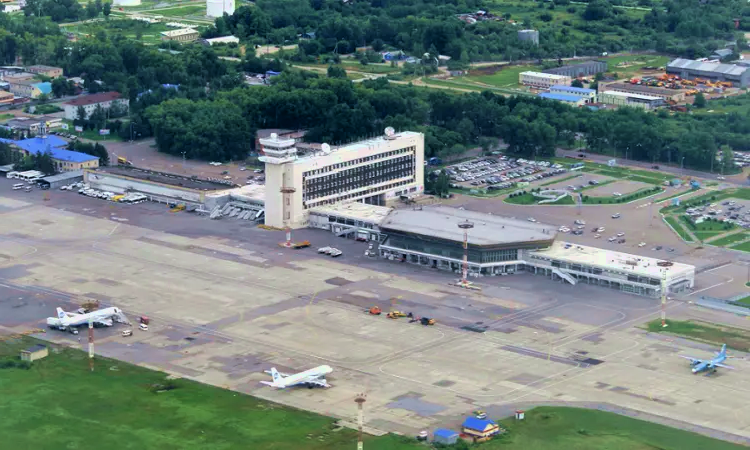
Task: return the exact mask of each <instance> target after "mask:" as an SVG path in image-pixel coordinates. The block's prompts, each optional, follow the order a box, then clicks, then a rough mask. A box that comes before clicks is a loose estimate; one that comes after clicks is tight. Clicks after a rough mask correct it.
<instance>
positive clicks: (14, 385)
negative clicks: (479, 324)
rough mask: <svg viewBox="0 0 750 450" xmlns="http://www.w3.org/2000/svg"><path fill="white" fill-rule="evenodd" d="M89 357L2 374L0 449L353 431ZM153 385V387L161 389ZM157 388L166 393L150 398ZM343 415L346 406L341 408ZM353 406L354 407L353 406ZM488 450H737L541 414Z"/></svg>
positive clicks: (14, 354) (250, 442)
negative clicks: (92, 361)
mask: <svg viewBox="0 0 750 450" xmlns="http://www.w3.org/2000/svg"><path fill="white" fill-rule="evenodd" d="M34 342H35V341H34V340H32V339H29V338H23V339H20V340H6V341H0V360H5V359H6V358H7V359H13V360H17V358H18V352H19V350H20V349H23V348H26V347H28V346H29V345H31V344H32V343H34ZM96 364H97V365H96V367H97V370H96V371H94V372H93V373H92V372H89V371H88V364H87V355H86V354H85V353H84V352H81V351H78V350H72V349H62V350H60V351H59V352H58V351H51V352H50V356H48V357H47V358H45V359H43V360H40V361H36V362H34V363H33V366H32V367H31V368H30V369H21V368H3V369H0V398H2V399H3V402H2V411H3V420H2V421H0V433H1V435H2V436H3V442H4V444H3V448H12V449H26V448H34V449H40V450H47V449H49V450H57V449H60V448H75V449H80V450H88V449H91V450H94V449H113V450H119V449H150V448H162V449H175V450H177V449H179V450H191V449H196V450H198V449H200V450H203V449H207V448H210V449H217V450H230V449H253V450H287V449H289V450H292V449H294V450H297V449H304V450H339V449H341V450H344V449H349V448H354V446H355V445H356V444H355V442H356V432H355V431H354V430H349V429H336V428H335V427H334V420H333V419H330V418H327V417H323V416H320V415H317V414H313V413H310V412H305V411H301V410H297V409H294V408H287V407H284V406H281V405H278V404H274V403H271V402H267V401H264V400H260V399H256V398H253V397H250V396H246V395H243V394H238V393H236V392H232V391H228V390H224V389H220V388H217V387H213V386H208V385H204V384H200V383H196V382H193V381H188V380H183V379H178V380H174V381H167V379H166V376H165V374H164V373H161V372H155V371H152V370H148V369H145V368H142V367H138V366H134V365H130V364H126V363H122V362H118V361H113V360H108V359H105V358H98V359H97V362H96ZM159 386H160V387H159ZM165 386H168V387H173V389H171V390H166V391H164V392H160V393H156V392H154V391H155V390H159V389H163V388H164V387H165ZM342 407H345V406H342ZM351 407H352V408H354V407H355V406H354V404H353V402H352V404H351ZM501 425H502V426H503V427H504V428H505V429H507V430H508V433H507V434H506V435H504V436H502V437H501V438H498V439H496V440H493V441H490V442H488V443H485V444H482V446H481V448H483V449H486V450H549V449H575V450H600V449H610V450H646V449H657V448H658V449H662V450H704V449H711V450H735V449H737V450H739V449H741V448H744V447H741V446H738V445H735V444H732V443H728V442H723V441H718V440H714V439H711V438H708V437H704V436H701V435H698V434H694V433H691V432H686V431H682V430H678V429H675V428H669V427H665V426H663V425H657V424H653V423H649V422H644V421H640V420H637V419H633V418H630V417H625V416H620V415H617V414H612V413H608V412H603V411H596V410H585V409H578V408H565V407H540V408H534V409H532V410H529V411H527V412H526V418H525V420H524V421H523V422H516V421H515V420H503V421H502V422H501ZM365 448H367V449H371V450H417V449H425V448H427V447H426V446H425V445H423V444H418V443H417V442H416V441H414V440H412V439H410V438H405V437H399V436H395V435H386V436H383V437H373V436H365Z"/></svg>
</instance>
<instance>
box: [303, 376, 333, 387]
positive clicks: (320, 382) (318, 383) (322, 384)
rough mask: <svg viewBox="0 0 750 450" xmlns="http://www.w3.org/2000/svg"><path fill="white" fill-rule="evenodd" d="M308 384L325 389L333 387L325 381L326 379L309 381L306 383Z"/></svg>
mask: <svg viewBox="0 0 750 450" xmlns="http://www.w3.org/2000/svg"><path fill="white" fill-rule="evenodd" d="M306 383H308V384H314V385H315V386H320V387H324V388H328V387H331V385H330V384H328V382H327V381H326V380H325V378H315V379H314V380H308V381H306Z"/></svg>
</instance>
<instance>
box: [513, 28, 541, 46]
mask: <svg viewBox="0 0 750 450" xmlns="http://www.w3.org/2000/svg"><path fill="white" fill-rule="evenodd" d="M518 40H519V41H526V42H533V43H534V44H536V45H539V31H538V30H518Z"/></svg>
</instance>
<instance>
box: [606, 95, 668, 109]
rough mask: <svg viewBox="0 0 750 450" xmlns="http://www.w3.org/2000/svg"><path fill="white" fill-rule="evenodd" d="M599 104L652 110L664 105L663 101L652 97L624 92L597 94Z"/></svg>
mask: <svg viewBox="0 0 750 450" xmlns="http://www.w3.org/2000/svg"><path fill="white" fill-rule="evenodd" d="M599 102H600V103H605V104H608V105H616V106H632V107H634V108H643V109H654V108H658V107H659V106H663V105H664V100H663V99H661V98H659V97H654V96H653V95H643V94H629V93H626V92H616V91H604V92H601V93H599Z"/></svg>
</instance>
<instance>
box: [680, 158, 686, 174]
mask: <svg viewBox="0 0 750 450" xmlns="http://www.w3.org/2000/svg"><path fill="white" fill-rule="evenodd" d="M680 172H682V176H683V177H684V176H685V157H684V156H683V157H682V159H681V160H680Z"/></svg>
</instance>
